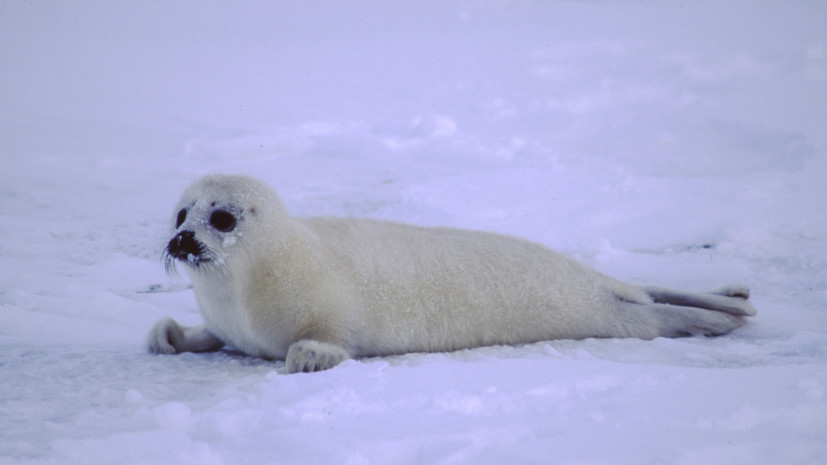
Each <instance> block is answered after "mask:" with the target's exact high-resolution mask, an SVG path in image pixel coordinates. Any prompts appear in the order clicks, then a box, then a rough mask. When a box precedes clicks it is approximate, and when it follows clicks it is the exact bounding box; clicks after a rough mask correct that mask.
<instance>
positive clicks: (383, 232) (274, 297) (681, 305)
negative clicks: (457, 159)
mask: <svg viewBox="0 0 827 465" xmlns="http://www.w3.org/2000/svg"><path fill="white" fill-rule="evenodd" d="M216 210H220V211H222V212H229V213H230V214H232V216H233V218H234V219H235V220H236V223H234V224H233V228H232V229H231V230H230V231H224V232H222V231H220V230H219V229H216V227H215V225H213V224H211V221H212V220H211V215H212V214H213V212H215V211H216ZM176 212H177V213H178V216H177V219H178V221H179V222H181V224H180V225H178V227H177V228H176V236H175V237H174V238H173V240H172V241H171V243H170V248H169V249H168V251H167V252H168V257H167V260H168V263H171V261H172V260H173V257H172V255H174V256H175V258H178V260H179V261H180V262H182V263H183V264H184V265H185V266H186V269H187V272H188V274H189V276H190V278H191V280H192V286H193V289H194V291H195V295H196V298H197V301H198V305H199V308H200V310H201V313H202V314H203V317H204V321H205V325H204V326H203V327H197V328H185V327H182V326H180V325H179V324H178V323H176V322H175V321H173V320H170V319H166V320H162V321H160V322H159V323H158V324H157V325H156V326H155V327H154V328H153V329H152V331H151V332H150V334H149V337H148V342H147V344H148V347H149V350H150V351H152V352H157V353H177V352H183V351H196V352H198V351H208V350H216V349H218V348H220V347H221V346H222V345H223V344H224V343H225V342H226V343H229V344H231V345H233V346H235V347H236V348H238V349H240V350H242V351H244V352H246V353H248V354H251V355H255V356H261V357H265V358H270V359H286V363H287V368H288V370H289V371H290V372H295V371H314V370H321V369H326V368H330V367H332V366H334V365H336V364H338V363H340V362H341V361H343V360H345V359H347V358H348V357H360V356H373V355H387V354H399V353H407V352H430V351H450V350H456V349H462V348H469V347H477V346H485V345H495V344H519V343H527V342H535V341H541V340H547V339H559V338H576V339H579V338H586V337H638V338H644V339H651V338H654V337H658V336H667V337H676V336H683V335H690V334H707V335H717V334H723V333H726V332H728V331H730V330H732V329H734V328H737V327H739V326H741V325H742V324H744V323H745V321H746V316H750V315H754V314H755V310H754V309H753V308H752V306H751V305H750V304H749V302H748V301H747V298H748V294H749V291H748V290H747V289H746V288H742V287H738V286H732V287H728V288H723V289H721V290H719V291H715V292H713V293H685V292H679V291H671V290H667V289H661V288H654V287H640V286H634V285H631V284H626V283H623V282H620V281H617V280H615V279H613V278H610V277H608V276H606V275H603V274H601V273H598V272H597V271H594V270H592V269H591V268H589V267H587V266H585V265H583V264H581V263H580V262H577V261H575V260H573V259H570V258H568V257H566V256H564V255H562V254H560V253H558V252H555V251H553V250H550V249H548V248H546V247H543V246H541V245H538V244H535V243H531V242H528V241H525V240H521V239H516V238H512V237H507V236H502V235H496V234H490V233H485V232H475V231H466V230H458V229H448V228H423V227H417V226H408V225H402V224H396V223H389V222H382V221H372V220H359V219H332V218H310V219H295V218H291V217H289V216H288V215H287V212H286V210H285V208H284V207H283V205H282V203H281V202H280V200H279V199H278V196H277V195H276V193H275V192H274V191H272V190H271V189H270V188H269V187H267V186H266V185H264V184H262V183H260V182H259V181H256V180H254V179H251V178H248V177H243V176H227V175H211V176H207V177H204V178H202V179H200V180H199V181H197V182H195V183H194V184H193V185H192V186H190V187H189V188H188V189H187V190H186V191H185V192H184V194H183V196H182V198H181V201H180V203H179V206H178V209H176ZM180 212H183V213H180ZM182 216H183V217H184V218H183V221H181V220H182ZM221 226H222V228H223V229H228V227H227V225H226V224H225V225H221ZM182 250H183V251H182ZM172 252H174V253H172Z"/></svg>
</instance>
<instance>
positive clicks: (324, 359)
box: [285, 339, 350, 373]
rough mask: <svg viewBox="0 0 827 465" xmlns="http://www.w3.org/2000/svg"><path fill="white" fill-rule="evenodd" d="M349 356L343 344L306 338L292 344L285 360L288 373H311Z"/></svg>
mask: <svg viewBox="0 0 827 465" xmlns="http://www.w3.org/2000/svg"><path fill="white" fill-rule="evenodd" d="M349 358H350V355H349V354H348V353H347V351H346V350H345V349H343V348H342V347H341V346H337V345H335V344H329V343H327V342H319V341H314V340H312V339H304V340H301V341H298V342H294V343H293V344H292V345H291V346H290V348H289V349H288V350H287V360H285V362H286V365H287V372H288V373H301V372H304V373H309V372H313V371H322V370H327V369H328V368H333V367H334V366H336V365H338V364H340V363H342V362H344V361H345V360H347V359H349Z"/></svg>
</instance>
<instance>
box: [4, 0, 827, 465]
mask: <svg viewBox="0 0 827 465" xmlns="http://www.w3.org/2000/svg"><path fill="white" fill-rule="evenodd" d="M0 69H2V73H0V218H1V220H0V260H1V261H0V263H1V264H2V266H0V463H2V464H3V465H6V464H9V465H10V464H81V463H84V464H85V463H90V464H111V463H119V464H139V463H140V464H156V463H157V464H161V463H163V464H227V465H230V464H289V463H308V464H312V463H319V464H351V465H357V464H387V463H393V464H436V463H440V464H458V463H467V464H487V463H491V464H500V463H509V464H523V463H526V464H528V463H532V464H533V463H537V464H586V463H589V464H592V463H601V464H603V463H616V464H629V463H634V464H712V463H726V464H750V465H755V464H772V465H776V464H781V463H783V464H822V463H824V460H825V457H827V212H826V211H825V205H827V203H825V194H827V183H825V180H824V179H825V177H827V130H825V128H827V6H825V4H824V2H823V1H820V0H819V1H810V2H807V1H801V2H786V1H777V2H752V1H745V0H744V1H738V0H735V1H727V2H718V1H712V2H650V1H584V2H574V1H572V2H554V1H549V2H536V1H528V0H525V1H494V0H491V1H482V0H481V1H470V0H469V1H463V2H456V1H448V2H442V1H415V2H404V3H402V2H385V1H378V0H377V1H359V2H340V1H337V0H320V1H308V2H291V3H287V2H204V1H195V0H192V1H172V2H123V3H122V2H23V1H16V0H14V1H6V2H2V3H0ZM208 172H240V173H247V174H253V175H256V176H258V177H260V178H262V179H264V180H266V181H267V182H269V183H270V184H272V185H273V186H274V187H276V189H278V190H279V192H280V193H281V194H282V197H283V199H284V201H285V203H286V204H287V205H288V208H289V209H290V211H291V212H292V213H293V214H295V215H300V216H306V215H353V216H365V217H374V218H385V219H391V220H398V221H404V222H409V223H416V224H421V225H449V226H456V227H464V228H473V229H483V230H489V231H497V232H502V233H508V234H513V235H517V236H521V237H525V238H529V239H532V240H535V241H539V242H541V243H544V244H546V245H548V246H551V247H554V248H557V249H561V250H563V251H565V252H567V253H569V254H571V255H573V256H576V257H578V258H579V259H581V260H584V261H585V262H587V263H589V264H591V265H592V266H594V267H596V268H597V269H599V270H601V271H604V272H606V273H609V274H612V275H614V276H616V277H618V278H622V279H625V280H630V281H635V282H646V283H653V284H663V285H669V286H673V287H680V288H687V289H692V290H704V289H708V288H713V287H716V286H719V285H722V284H726V283H729V282H741V283H744V284H748V285H749V286H751V288H752V290H753V300H754V304H755V306H756V307H757V308H758V310H759V314H758V316H757V317H755V318H754V319H752V321H751V322H750V323H749V324H748V325H747V326H745V327H743V328H741V329H739V330H737V331H735V332H734V333H732V334H731V335H728V336H725V337H721V338H714V339H708V338H689V339H675V340H667V339H657V340H654V341H648V342H646V341H638V340H585V341H550V342H542V343H537V344H532V345H528V346H524V347H491V348H481V349H477V350H468V351H462V352H457V353H449V354H413V355H406V356H399V357H389V358H377V359H368V360H356V361H349V362H346V363H345V364H343V365H341V366H338V367H336V368H335V369H333V370H330V371H326V372H322V373H317V374H308V375H287V374H285V373H284V364H283V363H269V362H265V361H262V360H258V359H252V358H248V357H244V356H242V355H240V354H237V353H234V352H231V351H224V352H219V353H216V354H208V355H195V354H185V355H181V356H169V357H161V356H151V355H149V354H146V353H144V349H143V347H142V343H143V338H144V336H145V334H146V332H147V331H148V329H149V328H150V326H151V325H152V324H153V323H154V322H155V321H156V320H157V319H159V318H161V317H164V316H172V317H174V318H176V319H178V320H179V321H182V322H187V323H197V322H198V321H199V319H200V317H199V315H198V311H197V307H196V305H195V302H194V298H193V296H192V292H191V291H190V290H188V289H186V286H185V285H183V284H182V283H180V282H175V281H171V280H170V279H169V278H168V277H167V276H166V275H165V274H164V270H163V266H162V264H161V262H160V258H159V255H160V251H161V249H162V247H163V245H164V244H165V242H166V241H167V240H168V234H169V232H168V230H167V228H168V227H169V222H170V221H171V218H172V215H173V213H174V212H173V211H172V209H173V207H174V205H175V202H176V200H177V198H178V195H179V194H180V192H181V191H182V190H183V188H184V187H185V186H186V185H187V184H188V183H189V182H191V181H192V180H194V179H195V178H197V177H198V176H200V175H201V174H204V173H208Z"/></svg>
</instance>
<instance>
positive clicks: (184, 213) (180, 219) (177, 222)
mask: <svg viewBox="0 0 827 465" xmlns="http://www.w3.org/2000/svg"><path fill="white" fill-rule="evenodd" d="M186 219H187V209H186V208H182V209H181V211H180V212H178V219H176V220H175V229H178V228H180V227H181V225H182V224H184V221H185V220H186Z"/></svg>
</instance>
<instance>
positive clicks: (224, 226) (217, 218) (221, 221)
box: [210, 210, 236, 232]
mask: <svg viewBox="0 0 827 465" xmlns="http://www.w3.org/2000/svg"><path fill="white" fill-rule="evenodd" d="M235 223H236V220H235V217H234V216H233V215H232V213H230V212H228V211H225V210H216V211H214V212H212V215H210V225H211V226H212V227H213V228H215V229H217V230H219V231H221V232H230V231H232V230H233V229H235Z"/></svg>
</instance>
